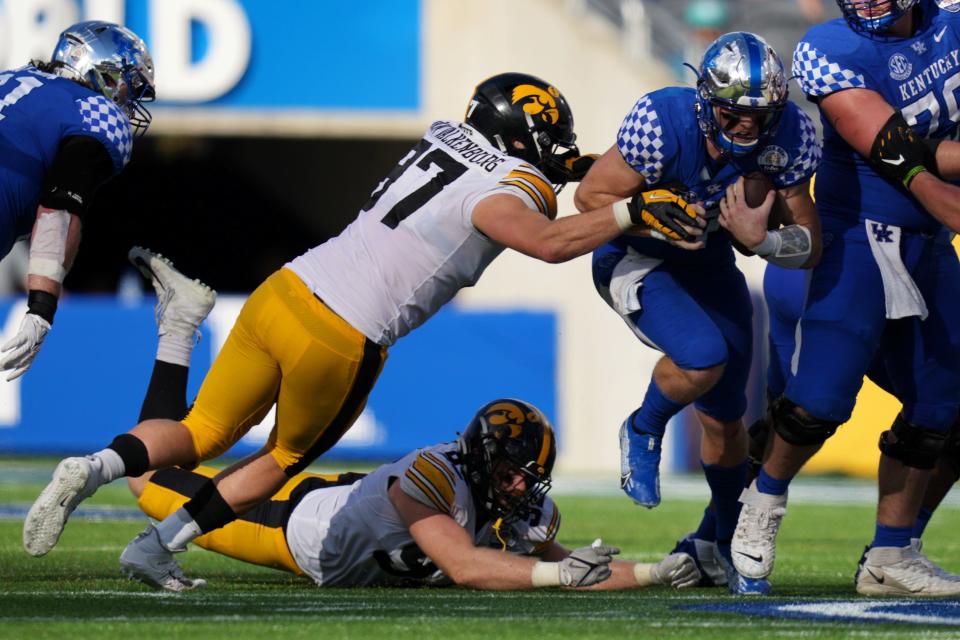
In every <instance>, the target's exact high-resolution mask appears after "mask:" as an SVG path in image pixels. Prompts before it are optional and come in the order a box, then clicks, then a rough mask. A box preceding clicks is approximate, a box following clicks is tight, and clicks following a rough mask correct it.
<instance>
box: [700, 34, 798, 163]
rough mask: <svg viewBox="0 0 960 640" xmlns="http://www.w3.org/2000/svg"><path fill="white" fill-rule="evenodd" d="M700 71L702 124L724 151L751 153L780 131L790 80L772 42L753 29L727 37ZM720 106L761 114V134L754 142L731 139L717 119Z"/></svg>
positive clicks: (706, 56) (715, 46)
mask: <svg viewBox="0 0 960 640" xmlns="http://www.w3.org/2000/svg"><path fill="white" fill-rule="evenodd" d="M697 73H698V76H699V77H698V79H697V120H698V122H699V124H700V129H701V130H702V131H703V133H704V134H705V135H706V136H707V137H708V138H710V139H711V140H712V141H713V142H714V144H716V145H717V146H718V147H719V148H720V150H721V151H722V152H723V153H725V154H732V155H734V156H743V155H747V154H749V153H751V152H752V151H754V150H755V149H756V148H757V146H758V145H759V143H760V141H761V140H763V139H764V138H768V137H770V136H772V135H773V134H774V133H776V130H777V125H778V124H779V122H780V116H781V114H782V113H783V108H784V106H786V104H787V92H788V90H787V80H786V76H785V75H784V72H783V62H782V61H781V60H780V56H778V55H777V52H776V51H774V49H773V47H771V46H770V45H769V44H767V42H766V40H764V39H763V38H761V37H760V36H758V35H755V34H753V33H749V32H747V31H734V32H733V33H727V34H724V35H722V36H720V37H719V38H717V39H716V40H714V41H713V43H711V44H710V46H709V47H707V51H706V53H704V54H703V61H702V62H701V63H700V69H699V70H698V72H697ZM718 107H719V108H722V109H724V110H726V111H731V112H734V113H738V112H739V113H743V114H750V115H753V116H756V117H757V119H758V121H759V124H760V135H759V136H758V137H757V138H756V139H754V140H748V141H744V140H741V139H736V138H733V137H731V136H729V135H728V134H727V132H726V131H724V129H723V128H722V127H721V126H720V124H719V122H718V121H717V113H716V111H717V108H718Z"/></svg>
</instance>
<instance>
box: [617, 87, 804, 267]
mask: <svg viewBox="0 0 960 640" xmlns="http://www.w3.org/2000/svg"><path fill="white" fill-rule="evenodd" d="M695 104H696V91H695V90H694V89H690V88H682V87H668V88H666V89H660V90H658V91H654V92H652V93H649V94H647V95H645V96H643V97H641V98H640V99H639V100H638V101H637V103H636V104H635V105H634V107H633V109H632V110H631V111H630V113H629V114H627V117H626V118H625V119H624V121H623V124H622V125H621V126H620V132H619V134H618V135H617V147H618V148H619V149H620V153H621V154H622V155H623V158H624V160H625V161H626V162H627V164H629V165H630V166H631V167H633V169H634V170H636V171H637V172H638V173H640V175H642V176H643V178H644V180H645V181H646V184H647V187H646V188H648V189H652V188H656V187H670V188H672V189H674V190H676V189H678V188H679V189H681V190H682V191H683V192H685V193H686V196H687V199H688V200H689V201H691V202H696V201H699V202H702V203H703V206H704V208H705V209H707V210H708V211H709V210H711V209H715V208H716V207H718V206H719V203H720V200H721V198H723V194H724V192H725V191H726V188H727V186H729V185H730V184H732V183H733V182H735V181H736V180H737V178H739V177H740V176H742V175H748V174H752V173H755V172H759V173H762V174H764V175H766V176H767V177H768V178H770V180H771V182H773V184H774V186H775V187H776V188H777V189H783V188H786V187H791V186H793V185H796V184H800V183H802V182H805V181H807V180H809V179H810V177H811V176H812V175H813V174H814V172H815V171H816V170H817V166H818V164H819V162H820V153H821V152H820V144H819V142H818V141H817V135H816V130H815V129H814V126H813V122H812V121H811V120H810V118H809V117H808V116H807V115H806V114H805V113H803V112H802V111H801V110H800V109H799V108H798V107H797V106H796V105H795V104H793V103H787V106H786V108H785V109H784V112H783V116H782V117H781V120H780V125H779V127H778V128H777V131H776V133H775V134H774V135H773V136H771V137H770V139H768V140H766V141H765V142H764V143H762V144H761V145H759V147H758V149H757V150H756V151H755V152H754V153H751V154H749V155H747V156H743V157H738V158H732V159H730V160H729V161H728V162H726V163H716V162H714V161H713V160H712V159H711V158H710V156H709V155H708V154H707V141H706V138H705V136H704V134H703V132H702V131H701V130H700V127H699V124H698V122H697V114H696V112H695V111H694V105H695ZM615 242H618V243H626V244H628V245H629V246H632V247H633V248H634V249H636V250H637V251H638V252H640V253H642V254H644V255H648V256H653V257H658V258H667V259H671V260H682V261H688V262H700V261H704V260H710V259H712V257H714V256H716V254H717V252H723V253H727V252H729V251H730V243H729V241H728V240H727V237H726V234H724V233H710V234H709V236H708V238H707V246H706V248H705V249H703V250H701V251H685V250H683V249H679V248H677V247H674V246H671V245H669V244H667V243H665V242H662V241H660V240H655V239H652V238H636V237H633V236H621V237H620V238H618V239H617V240H616V241H615Z"/></svg>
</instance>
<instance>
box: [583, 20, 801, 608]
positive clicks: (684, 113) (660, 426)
mask: <svg viewBox="0 0 960 640" xmlns="http://www.w3.org/2000/svg"><path fill="white" fill-rule="evenodd" d="M819 160H820V146H819V144H818V143H817V140H816V134H815V131H814V128H813V124H812V123H811V121H810V119H809V118H808V117H807V116H806V115H805V114H804V113H803V112H802V111H800V110H799V109H798V108H797V107H796V106H795V105H793V104H792V103H789V102H788V101H787V83H786V79H785V77H784V72H783V64H782V63H781V61H780V58H779V56H778V55H777V53H776V52H775V51H774V50H773V49H772V48H771V47H770V46H769V45H768V44H767V43H766V42H765V41H764V40H763V39H762V38H760V37H759V36H756V35H754V34H751V33H746V32H735V33H729V34H726V35H723V36H721V37H720V38H718V39H717V40H716V41H714V42H713V43H712V44H711V45H710V47H708V49H707V51H706V53H705V54H704V57H703V61H702V64H701V65H700V69H699V79H698V82H697V89H696V90H694V89H686V88H679V87H669V88H666V89H661V90H659V91H655V92H653V93H650V94H648V95H645V96H643V97H641V98H640V99H639V100H638V101H637V103H636V105H635V106H634V107H633V110H632V111H631V112H630V113H629V114H628V115H627V117H626V119H625V120H624V121H623V124H622V126H621V127H620V131H619V134H618V137H617V142H616V144H614V145H613V146H612V147H611V148H610V150H609V151H607V152H606V153H605V154H604V155H603V156H602V157H601V158H600V159H599V160H597V162H596V163H595V164H594V165H593V167H592V169H591V170H590V172H589V173H588V174H587V176H586V178H585V179H584V180H583V182H582V183H581V185H580V187H579V188H578V189H577V194H576V196H577V204H578V207H579V208H581V209H592V208H596V207H597V206H600V205H601V204H604V203H607V202H610V201H611V200H614V199H619V198H622V197H624V196H627V195H630V194H633V193H636V192H637V191H638V190H639V191H643V190H644V189H650V188H653V187H663V188H667V189H672V190H674V191H679V192H682V193H685V194H688V195H686V196H685V198H686V199H687V200H688V201H691V202H692V201H700V202H703V205H704V207H705V208H706V209H707V210H708V211H709V210H714V211H716V209H717V208H718V207H719V208H720V212H719V224H720V226H722V227H724V228H725V229H726V230H727V231H728V232H729V233H730V235H731V236H733V238H734V239H735V240H737V241H738V242H739V243H740V244H742V245H744V246H745V247H748V248H749V249H750V250H751V251H753V252H754V253H756V254H758V255H760V256H762V257H764V258H765V259H766V260H768V261H770V262H772V263H775V264H780V265H782V266H785V267H789V268H802V267H809V266H810V265H812V264H814V263H815V262H816V260H817V258H818V254H819V243H820V231H819V223H818V219H817V214H816V210H815V208H814V206H813V203H812V201H811V198H810V195H809V181H810V177H811V175H812V174H813V173H814V171H815V170H816V168H817V164H818V163H819ZM745 176H746V180H745V179H744V177H745ZM768 181H769V182H768ZM751 183H753V185H751ZM770 183H772V186H773V188H772V189H769V191H768V192H767V193H766V197H765V199H764V201H763V203H762V204H761V205H760V206H759V207H757V208H752V207H750V206H748V205H747V204H746V202H745V191H747V190H749V189H752V188H754V187H755V186H756V185H758V184H759V185H760V186H763V185H764V184H766V185H768V186H769V184H770ZM774 204H776V206H777V207H778V212H780V214H781V215H783V216H784V218H785V219H786V220H789V221H790V222H791V223H792V224H790V225H789V226H787V227H785V228H783V229H771V230H769V231H768V230H767V225H768V216H769V214H770V212H771V209H772V207H773V206H774ZM715 222H716V221H714V224H712V225H711V226H710V227H708V228H707V230H706V234H705V235H702V236H696V237H690V236H683V235H680V234H677V235H675V236H669V235H668V236H667V237H668V238H670V239H673V240H678V239H682V240H686V241H688V242H689V241H695V240H698V241H699V242H702V243H705V247H704V248H703V249H702V250H700V251H694V252H691V251H682V250H678V249H677V248H676V247H674V246H671V244H669V243H664V242H658V241H657V240H655V239H644V238H634V237H630V236H627V235H623V236H620V237H618V238H617V239H615V240H613V241H611V242H609V243H607V244H606V245H604V246H603V247H601V248H599V249H597V251H595V252H594V257H593V260H594V262H593V265H594V281H595V283H596V286H597V290H598V291H599V292H600V295H601V296H602V297H603V299H604V300H605V301H606V302H607V304H609V305H610V306H611V307H612V308H613V309H614V310H615V311H616V312H617V313H618V314H619V315H620V316H621V317H622V318H623V319H624V321H625V322H626V323H627V325H628V326H629V327H630V328H631V329H632V330H633V332H634V333H635V334H636V335H637V337H638V338H639V339H640V340H641V341H643V342H644V343H645V344H647V345H649V346H651V347H654V348H656V349H658V350H660V351H662V352H663V353H664V354H665V355H664V357H663V358H661V359H660V361H659V362H658V363H657V365H656V367H655V368H654V371H653V376H652V379H651V381H650V384H649V387H648V388H647V392H646V396H645V397H644V400H643V403H642V404H641V406H640V408H639V409H637V410H636V411H634V412H633V413H632V414H631V415H630V416H629V417H628V418H627V419H626V420H625V421H624V423H623V425H622V426H621V429H620V447H621V473H622V480H621V482H622V485H623V489H624V491H625V492H626V493H627V495H629V496H630V497H631V498H632V499H633V500H634V501H635V502H636V503H638V504H640V505H643V506H646V507H654V506H656V505H657V504H659V502H660V486H659V463H660V447H661V440H662V437H663V434H664V431H665V428H666V425H667V422H668V421H669V420H670V418H671V417H672V416H674V415H675V414H676V413H677V412H679V411H680V410H681V409H682V408H683V407H684V406H686V405H687V404H690V403H691V402H692V403H694V406H695V408H696V410H697V416H698V418H699V419H700V422H701V424H702V425H703V429H704V437H703V440H702V446H701V462H702V465H703V469H704V473H705V475H706V478H707V482H708V484H709V485H710V489H711V493H712V498H713V500H712V504H711V506H710V507H709V508H708V510H707V515H706V516H705V519H704V522H703V523H702V524H701V526H700V528H699V529H698V531H697V532H696V534H694V535H693V536H688V537H687V538H685V539H684V540H681V541H680V543H678V549H683V550H688V551H690V553H691V555H695V556H696V557H697V558H698V560H700V561H703V562H706V561H707V558H706V555H707V553H708V551H709V555H710V556H711V557H712V556H716V555H717V554H719V555H720V556H721V557H720V558H718V560H717V562H720V563H721V565H720V566H721V567H722V569H723V570H719V569H718V570H716V571H711V570H709V568H707V569H706V571H705V574H706V575H707V577H708V578H709V579H710V580H711V581H712V582H713V583H714V584H724V583H726V584H727V585H728V587H729V588H730V590H731V591H734V592H735V593H765V592H767V591H768V590H769V583H767V582H766V581H765V580H750V579H747V578H744V577H743V576H739V575H737V573H736V572H735V571H733V569H732V566H731V565H730V546H729V544H730V539H731V537H732V535H733V530H734V527H735V525H736V522H737V515H738V513H739V509H740V505H739V504H738V502H737V498H738V496H739V494H740V492H741V490H742V489H743V486H744V482H745V474H746V469H747V466H746V456H747V450H746V434H745V431H744V428H743V424H742V421H741V418H742V416H743V412H744V410H745V409H746V382H747V374H748V372H749V367H750V360H751V351H752V340H753V338H752V327H751V318H752V304H751V301H750V294H749V291H748V290H747V286H746V281H745V280H744V278H743V275H742V274H741V273H740V271H739V270H738V269H737V268H736V265H735V261H734V254H733V250H732V248H731V242H730V240H729V239H728V237H727V235H726V234H725V233H718V232H715V231H716V229H717V226H716V224H715ZM711 562H712V561H711ZM702 568H703V566H702Z"/></svg>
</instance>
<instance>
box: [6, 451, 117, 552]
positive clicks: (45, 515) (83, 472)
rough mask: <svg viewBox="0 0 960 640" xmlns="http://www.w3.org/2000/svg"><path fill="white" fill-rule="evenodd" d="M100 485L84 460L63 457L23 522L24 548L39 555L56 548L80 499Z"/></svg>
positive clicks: (96, 474) (95, 473) (89, 464)
mask: <svg viewBox="0 0 960 640" xmlns="http://www.w3.org/2000/svg"><path fill="white" fill-rule="evenodd" d="M101 484H103V483H102V482H101V480H100V474H98V473H97V472H95V471H94V470H93V466H92V464H91V462H90V460H89V459H87V458H65V459H64V460H61V461H60V464H58V465H57V468H56V469H54V471H53V479H52V480H51V481H50V484H48V485H47V486H46V488H45V489H44V490H43V491H42V492H41V493H40V496H39V497H38V498H37V499H36V501H35V502H34V503H33V506H31V507H30V511H28V512H27V518H26V520H24V521H23V548H24V549H26V550H27V553H29V554H30V555H32V556H42V555H44V554H46V553H47V552H49V551H50V549H53V547H54V546H56V544H57V541H58V540H60V534H62V533H63V528H64V527H65V526H66V525H67V519H68V518H69V517H70V514H71V513H73V510H74V509H76V508H77V505H78V504H80V503H81V502H82V501H83V500H86V499H87V498H89V497H90V496H92V495H93V494H94V492H96V490H97V488H98V487H99V486H100V485H101Z"/></svg>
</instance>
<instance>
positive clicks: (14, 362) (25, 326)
mask: <svg viewBox="0 0 960 640" xmlns="http://www.w3.org/2000/svg"><path fill="white" fill-rule="evenodd" d="M48 331H50V323H49V322H47V321H46V320H44V319H43V318H41V317H40V316H38V315H36V314H33V313H28V314H26V315H25V316H23V320H22V321H21V322H20V329H19V330H18V331H17V335H15V336H13V338H11V339H10V340H9V341H7V343H6V344H4V345H3V347H0V371H10V372H11V373H10V375H9V376H7V381H8V382H9V381H10V380H16V379H17V378H19V377H20V376H22V375H23V374H24V373H26V372H27V369H29V368H30V365H31V364H33V359H34V358H36V357H37V353H39V352H40V347H41V345H43V339H44V338H46V337H47V332H48Z"/></svg>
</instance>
